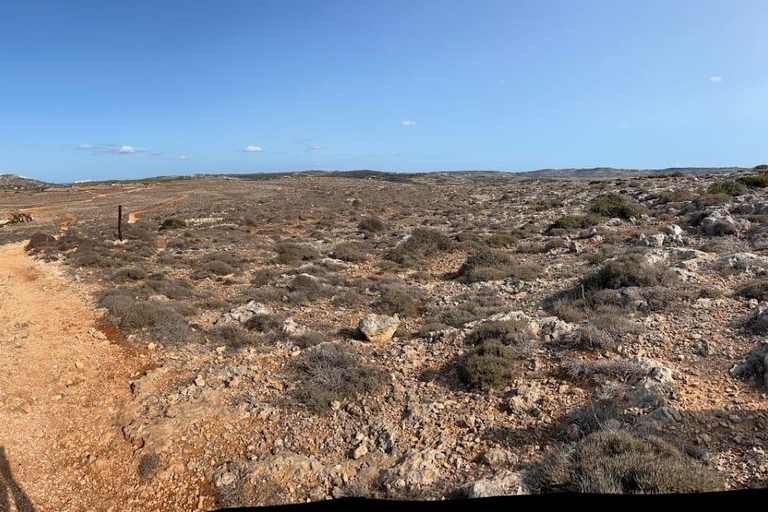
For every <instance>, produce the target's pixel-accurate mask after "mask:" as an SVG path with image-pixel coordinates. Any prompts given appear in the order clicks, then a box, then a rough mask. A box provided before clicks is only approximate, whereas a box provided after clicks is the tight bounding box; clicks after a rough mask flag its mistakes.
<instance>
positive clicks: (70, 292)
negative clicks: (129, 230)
mask: <svg viewBox="0 0 768 512" xmlns="http://www.w3.org/2000/svg"><path fill="white" fill-rule="evenodd" d="M24 244H25V242H22V243H16V244H10V245H5V246H2V247H0V509H2V510H6V509H8V508H10V509H11V510H14V509H15V508H18V509H21V510H24V509H25V508H27V507H26V505H25V503H27V501H26V500H28V502H29V503H30V504H31V505H32V506H34V508H35V509H37V510H84V509H99V510H105V509H109V508H110V506H114V508H115V509H118V510H122V509H125V508H127V507H126V506H125V505H126V501H124V500H126V499H129V497H130V496H131V493H132V492H134V490H135V489H136V488H137V486H138V484H139V482H138V477H137V476H136V469H135V468H136V464H135V461H133V449H132V447H131V446H130V445H129V444H128V442H127V441H126V440H125V439H124V437H123V436H122V434H121V432H120V430H119V428H118V427H116V426H115V423H114V418H115V414H116V412H117V410H118V409H119V406H120V403H121V402H122V401H124V400H127V399H128V398H129V397H130V389H129V384H128V381H129V379H130V378H131V375H132V372H134V371H135V370H136V369H137V368H138V367H139V366H140V360H139V358H138V357H137V356H136V355H135V354H129V353H128V352H126V351H125V350H123V349H122V348H120V347H118V346H116V345H114V344H112V343H110V342H109V341H108V340H107V339H106V337H105V336H104V335H103V334H102V333H101V332H99V331H98V330H96V329H95V328H94V326H95V324H96V322H97V320H98V317H99V314H98V312H97V311H96V310H95V309H94V308H93V306H92V304H91V302H90V301H91V299H90V298H89V293H88V292H89V290H87V289H85V288H84V287H83V286H82V285H78V284H76V282H75V281H74V279H72V278H70V277H65V276H64V275H63V270H62V267H59V266H57V265H56V264H50V263H41V262H37V261H35V260H33V259H31V258H30V257H28V256H27V255H26V254H25V252H24V249H23V246H24ZM9 503H10V504H9ZM12 503H16V504H17V505H16V506H14V505H12Z"/></svg>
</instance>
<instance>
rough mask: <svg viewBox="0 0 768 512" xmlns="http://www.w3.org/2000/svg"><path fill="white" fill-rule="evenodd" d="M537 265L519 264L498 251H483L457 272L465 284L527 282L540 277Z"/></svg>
mask: <svg viewBox="0 0 768 512" xmlns="http://www.w3.org/2000/svg"><path fill="white" fill-rule="evenodd" d="M540 271H541V267H539V266H538V265H536V264H531V263H529V264H519V263H517V262H516V261H514V260H513V259H512V258H511V257H510V256H508V255H506V254H504V253H501V252H498V251H490V250H488V251H481V252H479V253H476V254H473V255H472V256H470V257H468V258H467V259H466V261H465V262H464V263H463V264H462V265H461V267H459V270H458V271H457V272H456V279H457V280H458V281H460V282H463V283H477V282H481V281H500V280H503V279H508V278H512V279H515V280H522V281H527V280H531V279H534V278H535V277H536V276H538V275H539V273H540Z"/></svg>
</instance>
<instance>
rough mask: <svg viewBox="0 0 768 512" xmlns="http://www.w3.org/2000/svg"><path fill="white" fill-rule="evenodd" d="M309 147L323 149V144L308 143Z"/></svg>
mask: <svg viewBox="0 0 768 512" xmlns="http://www.w3.org/2000/svg"><path fill="white" fill-rule="evenodd" d="M309 149H323V145H322V144H317V143H315V144H310V145H309Z"/></svg>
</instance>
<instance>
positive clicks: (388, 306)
mask: <svg viewBox="0 0 768 512" xmlns="http://www.w3.org/2000/svg"><path fill="white" fill-rule="evenodd" d="M378 288H379V289H380V290H381V291H380V297H379V300H378V301H376V302H375V303H374V304H373V307H374V309H375V310H376V311H377V312H378V313H382V314H385V315H394V314H398V315H400V316H404V317H416V316H419V315H421V313H422V311H423V308H424V303H425V301H426V300H427V294H426V293H425V292H424V291H422V290H421V289H419V288H414V287H407V286H404V285H402V284H397V283H385V284H382V285H380V286H379V287H378Z"/></svg>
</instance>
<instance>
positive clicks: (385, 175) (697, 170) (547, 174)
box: [0, 167, 765, 190]
mask: <svg viewBox="0 0 768 512" xmlns="http://www.w3.org/2000/svg"><path fill="white" fill-rule="evenodd" d="M754 170H759V168H754V167H668V168H666V169H618V168H615V167H594V168H591V169H581V168H579V169H577V168H572V169H539V170H536V171H520V172H512V171H494V170H480V169H477V170H462V171H431V172H390V171H375V170H370V169H356V170H350V171H324V170H316V169H309V170H304V171H287V172H258V173H196V174H181V175H170V176H151V177H146V178H128V179H107V180H98V179H97V180H80V181H75V182H70V183H46V182H44V181H39V180H36V179H33V178H27V177H24V176H18V175H16V174H1V173H0V190H43V189H45V188H48V187H56V186H62V185H75V186H78V185H95V184H118V183H149V182H156V181H173V180H185V179H204V178H209V179H246V180H273V179H278V178H352V179H365V180H378V181H394V182H404V183H407V182H412V181H413V180H414V179H417V178H430V177H432V178H448V177H450V176H462V177H468V178H471V179H473V180H483V179H515V178H517V179H520V178H523V179H593V180H594V179H616V178H635V177H641V176H666V175H673V174H674V175H680V174H682V175H698V174H701V175H704V174H734V173H744V172H750V171H754ZM763 170H765V169H763Z"/></svg>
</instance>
